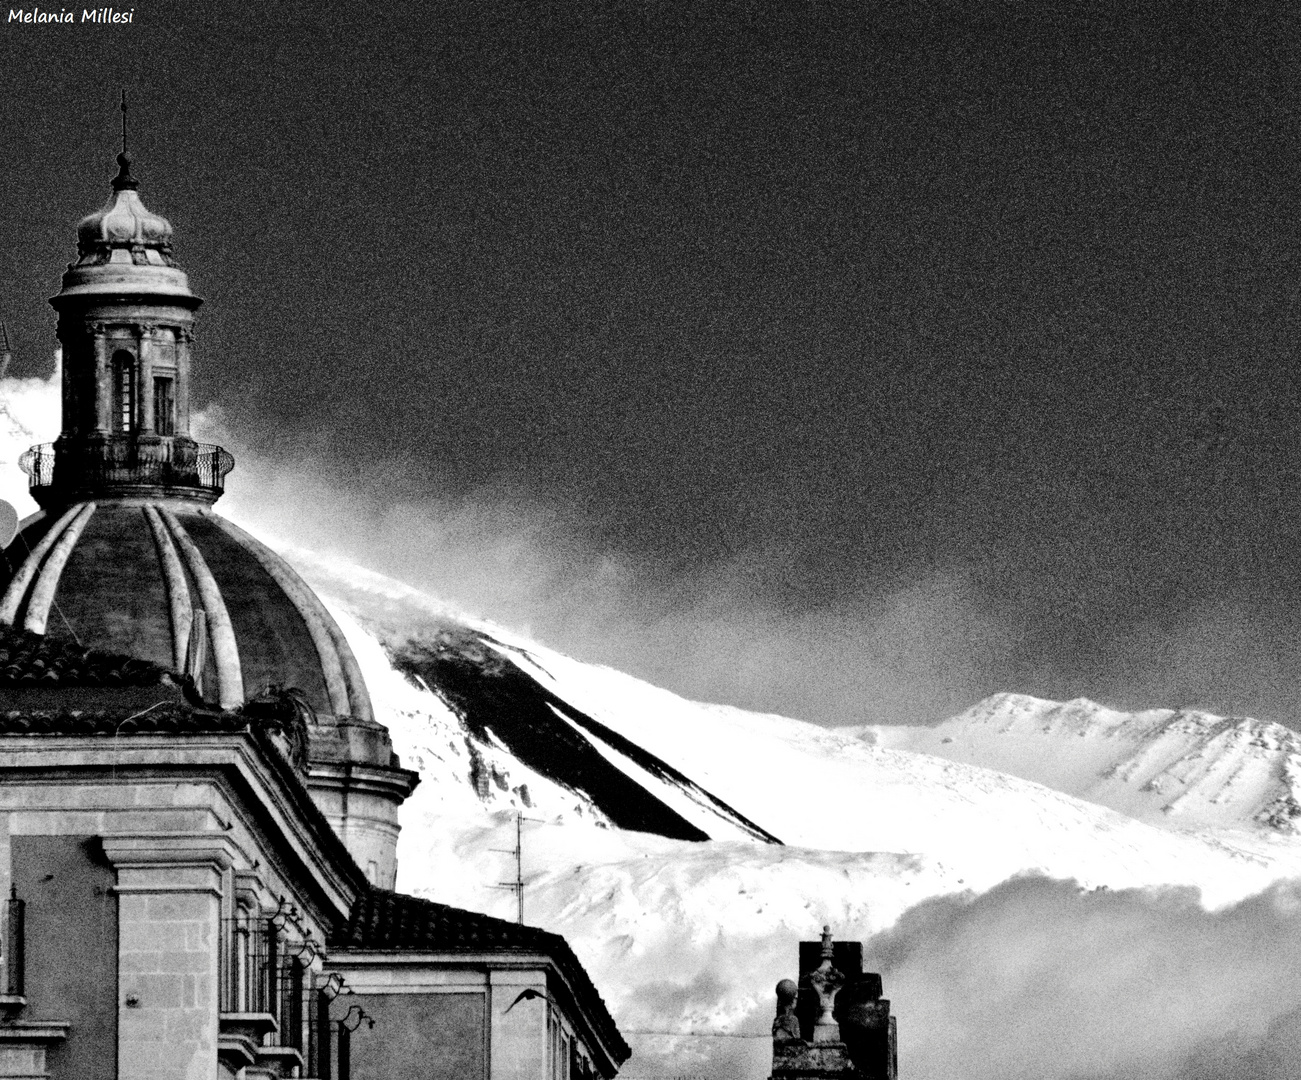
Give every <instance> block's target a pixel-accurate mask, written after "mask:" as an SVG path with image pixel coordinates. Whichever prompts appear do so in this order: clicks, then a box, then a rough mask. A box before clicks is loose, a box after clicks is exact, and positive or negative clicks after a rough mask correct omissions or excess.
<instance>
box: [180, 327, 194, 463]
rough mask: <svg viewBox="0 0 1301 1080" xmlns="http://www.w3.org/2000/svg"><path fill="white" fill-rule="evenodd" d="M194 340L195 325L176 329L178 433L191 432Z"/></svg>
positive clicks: (186, 434) (185, 434) (185, 433)
mask: <svg viewBox="0 0 1301 1080" xmlns="http://www.w3.org/2000/svg"><path fill="white" fill-rule="evenodd" d="M193 341H194V327H192V326H181V327H178V328H177V330H176V434H177V435H184V436H186V437H188V436H189V434H190V343H191V342H193Z"/></svg>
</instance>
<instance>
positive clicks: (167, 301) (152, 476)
mask: <svg viewBox="0 0 1301 1080" xmlns="http://www.w3.org/2000/svg"><path fill="white" fill-rule="evenodd" d="M117 160H118V174H117V176H116V178H115V179H114V180H113V191H112V194H111V195H110V196H109V200H108V203H107V204H106V205H105V206H104V207H103V209H101V210H98V211H96V212H95V213H93V214H91V215H90V216H88V217H86V218H84V219H83V220H82V221H81V223H80V224H79V225H78V226H77V256H78V258H77V261H76V262H75V263H72V264H70V265H69V266H68V270H67V272H66V273H65V274H64V275H63V287H62V289H60V291H59V293H58V295H57V296H54V297H53V298H51V300H50V303H51V304H52V305H53V306H54V308H55V310H56V311H57V312H58V313H59V326H58V336H59V342H60V344H61V345H62V347H63V431H62V432H61V434H60V435H59V438H58V439H57V440H56V441H55V442H54V443H53V444H52V445H51V444H46V445H43V446H37V447H33V448H32V449H31V450H30V451H28V453H27V454H26V455H25V456H24V459H23V463H22V464H23V467H24V469H25V470H26V471H27V473H28V475H29V476H31V477H32V480H33V483H32V488H31V491H32V496H33V497H34V498H35V499H36V501H37V502H38V503H39V504H40V505H41V506H43V507H46V508H57V507H60V506H66V505H69V504H71V503H73V502H76V501H79V500H81V499H88V498H98V497H102V496H105V495H108V496H113V495H142V496H150V495H156V494H169V495H178V496H182V497H184V498H187V499H192V500H197V501H200V502H204V503H212V502H214V501H215V500H216V499H217V498H218V497H219V496H220V495H221V492H222V486H223V482H224V479H225V476H226V474H227V473H228V472H229V471H230V470H231V469H232V468H233V467H234V459H233V458H232V457H231V456H230V455H229V454H228V453H226V451H225V450H223V449H221V448H220V447H217V446H201V445H200V444H198V443H196V442H195V441H194V439H193V438H192V437H191V435H190V364H191V358H190V344H191V341H192V340H193V336H194V315H195V311H196V310H197V309H198V307H199V305H200V304H201V303H202V300H200V299H199V297H197V296H195V295H194V293H192V292H191V291H190V286H189V281H188V280H187V278H186V275H185V272H184V271H183V270H181V269H180V268H179V267H178V266H177V265H176V260H175V259H174V258H173V257H172V227H171V225H170V224H169V223H168V222H167V220H166V219H165V218H162V217H160V216H159V215H157V214H155V213H153V212H151V211H150V210H148V209H147V208H146V207H145V205H144V203H142V202H141V201H140V196H139V194H138V189H139V186H140V185H139V181H137V180H136V178H135V177H134V176H132V175H131V159H130V158H129V157H128V156H127V155H126V154H125V153H122V154H119V155H118V159H117Z"/></svg>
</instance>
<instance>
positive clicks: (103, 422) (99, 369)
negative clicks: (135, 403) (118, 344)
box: [90, 323, 113, 435]
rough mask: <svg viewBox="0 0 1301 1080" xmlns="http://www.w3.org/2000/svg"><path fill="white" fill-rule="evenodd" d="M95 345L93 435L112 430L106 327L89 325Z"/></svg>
mask: <svg viewBox="0 0 1301 1080" xmlns="http://www.w3.org/2000/svg"><path fill="white" fill-rule="evenodd" d="M90 330H91V333H92V334H93V335H94V344H95V380H94V381H95V434H97V435H107V434H108V433H109V432H110V431H112V430H113V371H112V368H111V365H110V364H109V358H108V327H106V326H105V325H104V324H103V323H91V324H90Z"/></svg>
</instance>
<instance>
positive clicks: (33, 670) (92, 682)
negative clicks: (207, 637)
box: [0, 623, 169, 689]
mask: <svg viewBox="0 0 1301 1080" xmlns="http://www.w3.org/2000/svg"><path fill="white" fill-rule="evenodd" d="M168 677H169V673H168V671H167V670H166V669H165V668H161V667H159V666H158V665H157V664H151V663H150V662H149V661H147V660H137V659H135V658H134V657H130V656H114V655H113V654H112V653H104V652H99V651H98V650H96V649H83V648H82V647H81V646H80V645H77V644H76V643H75V642H71V641H67V640H66V639H62V638H56V637H48V636H45V635H42V634H33V633H31V632H30V631H27V630H18V629H15V628H14V627H12V626H8V625H5V624H3V623H0V686H3V687H28V686H31V687H59V686H75V687H78V688H81V689H88V688H102V687H125V686H157V685H158V684H159V683H161V682H164V681H166V680H167V678H168Z"/></svg>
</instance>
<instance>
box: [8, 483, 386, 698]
mask: <svg viewBox="0 0 1301 1080" xmlns="http://www.w3.org/2000/svg"><path fill="white" fill-rule="evenodd" d="M5 554H6V557H7V560H6V561H7V565H5V566H0V582H2V583H3V584H2V588H3V595H2V596H0V622H7V623H10V624H12V625H14V626H16V627H22V628H24V629H26V630H30V631H33V632H35V633H45V634H48V635H49V636H50V637H52V638H58V637H65V638H75V639H76V640H77V641H78V642H79V643H80V644H82V645H84V646H88V647H94V648H97V649H101V650H107V651H112V652H118V653H123V654H126V655H130V656H136V657H139V658H141V659H143V660H149V661H152V662H153V663H156V664H158V665H160V666H162V667H166V668H169V669H171V670H173V671H178V672H182V673H187V672H188V673H190V674H193V675H195V676H196V678H197V681H198V683H199V689H200V691H201V693H202V694H203V696H204V697H206V698H208V699H209V700H212V701H216V702H219V703H220V704H221V705H222V706H224V707H226V708H232V707H235V706H238V705H240V704H242V703H243V702H244V701H246V700H249V699H252V698H255V697H257V696H258V695H259V694H260V693H262V692H263V691H264V690H265V689H266V688H267V687H268V686H279V687H294V688H296V689H298V690H300V691H301V692H302V694H303V696H304V697H305V698H306V699H307V702H308V703H309V704H310V705H311V706H312V708H313V710H314V711H315V712H316V713H317V714H318V715H322V716H332V717H336V718H350V719H352V720H354V721H360V722H362V723H363V724H364V723H368V722H373V719H374V717H373V715H372V712H371V705H370V698H369V696H368V695H367V693H366V685H365V682H364V681H363V680H362V677H361V672H360V670H359V669H358V667H357V661H356V659H355V658H354V656H353V654H352V650H351V648H349V646H348V643H347V641H346V640H345V639H344V636H343V633H342V631H340V629H339V627H338V625H337V624H336V623H335V621H334V619H333V618H332V617H331V616H330V614H329V612H327V611H326V610H325V607H324V605H323V604H322V603H321V601H320V599H319V598H318V597H317V596H316V594H315V593H314V592H313V591H312V590H311V588H309V587H308V586H307V585H306V584H305V583H304V582H303V580H302V579H301V578H300V577H299V576H298V575H297V574H296V573H295V572H294V571H293V570H292V569H291V568H290V567H289V565H288V564H287V563H286V562H285V561H284V560H283V559H281V558H280V556H278V555H277V554H276V553H275V552H273V551H271V550H270V549H269V548H268V547H266V546H265V545H264V544H262V543H260V542H259V541H257V540H256V539H254V538H253V537H252V536H250V535H249V534H248V533H246V532H244V531H243V530H242V529H240V528H238V527H237V526H235V525H233V524H231V523H230V522H228V521H226V520H225V519H224V518H222V517H220V516H218V515H217V514H215V513H213V512H211V511H210V510H208V509H207V507H204V506H201V505H199V504H187V503H184V502H182V501H180V500H158V501H145V500H106V501H101V502H94V501H88V502H78V503H74V504H72V505H71V506H69V507H66V508H65V509H63V510H62V512H60V513H45V514H41V515H38V516H37V518H35V519H33V520H30V521H29V522H28V523H27V525H26V527H25V528H24V529H23V530H22V532H21V533H20V534H19V535H18V537H17V538H16V539H15V540H14V542H13V543H12V544H11V545H10V546H9V548H8V550H7V551H6V553H5Z"/></svg>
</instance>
